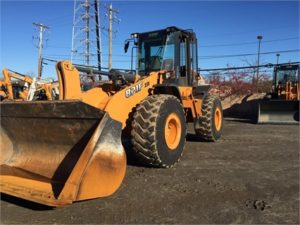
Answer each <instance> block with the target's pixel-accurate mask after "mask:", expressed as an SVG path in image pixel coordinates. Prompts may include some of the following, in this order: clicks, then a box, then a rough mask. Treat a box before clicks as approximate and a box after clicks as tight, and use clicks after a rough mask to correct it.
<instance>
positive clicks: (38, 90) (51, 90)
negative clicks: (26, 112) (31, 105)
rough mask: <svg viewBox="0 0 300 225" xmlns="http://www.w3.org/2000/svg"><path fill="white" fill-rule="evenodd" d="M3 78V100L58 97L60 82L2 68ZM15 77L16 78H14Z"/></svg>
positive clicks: (1, 89)
mask: <svg viewBox="0 0 300 225" xmlns="http://www.w3.org/2000/svg"><path fill="white" fill-rule="evenodd" d="M2 75H3V79H2V80H0V97H1V101H3V100H20V101H34V100H55V99H58V95H59V93H58V82H54V81H49V80H41V79H40V80H37V79H36V78H32V77H30V76H27V75H23V74H20V73H17V72H13V71H11V70H8V69H3V70H2ZM12 79H14V80H12Z"/></svg>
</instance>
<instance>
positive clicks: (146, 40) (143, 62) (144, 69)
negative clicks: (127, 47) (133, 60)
mask: <svg viewBox="0 0 300 225" xmlns="http://www.w3.org/2000/svg"><path fill="white" fill-rule="evenodd" d="M175 33H176V32H175ZM175 33H171V34H169V35H163V34H162V33H161V32H154V33H146V34H143V35H141V36H140V38H139V47H138V73H139V74H140V75H148V74H149V73H150V72H152V71H159V70H174V55H175V47H174V46H175V41H174V40H175V38H174V35H175Z"/></svg>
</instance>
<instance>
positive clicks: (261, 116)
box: [257, 100, 299, 124]
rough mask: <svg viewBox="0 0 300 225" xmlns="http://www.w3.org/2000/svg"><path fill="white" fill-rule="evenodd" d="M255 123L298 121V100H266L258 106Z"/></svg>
mask: <svg viewBox="0 0 300 225" xmlns="http://www.w3.org/2000/svg"><path fill="white" fill-rule="evenodd" d="M257 123H270V124H272V123H273V124H297V123H299V101H289V100H266V101H262V102H261V103H260V104H259V107H258V119H257Z"/></svg>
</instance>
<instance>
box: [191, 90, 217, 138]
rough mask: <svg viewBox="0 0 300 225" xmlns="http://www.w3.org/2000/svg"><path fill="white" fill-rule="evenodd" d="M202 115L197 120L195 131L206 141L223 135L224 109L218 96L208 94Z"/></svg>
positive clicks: (204, 101)
mask: <svg viewBox="0 0 300 225" xmlns="http://www.w3.org/2000/svg"><path fill="white" fill-rule="evenodd" d="M201 111H202V116H201V118H200V119H199V120H197V121H195V123H194V126H195V132H196V135H197V136H198V137H200V138H201V139H202V140H205V141H216V140H218V139H219V138H220V137H221V132H222V128H223V111H222V105H221V101H220V99H219V98H218V97H216V96H213V95H208V96H207V97H206V98H205V99H204V100H203V105H202V110H201Z"/></svg>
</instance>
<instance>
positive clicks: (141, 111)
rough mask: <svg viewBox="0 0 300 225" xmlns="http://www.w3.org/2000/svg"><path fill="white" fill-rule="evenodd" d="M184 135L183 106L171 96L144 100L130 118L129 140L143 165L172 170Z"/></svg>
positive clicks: (179, 154) (178, 155) (183, 140)
mask: <svg viewBox="0 0 300 225" xmlns="http://www.w3.org/2000/svg"><path fill="white" fill-rule="evenodd" d="M185 135H186V122H185V115H184V111H183V106H182V105H181V103H180V102H179V100H178V99H177V98H176V97H175V96H172V95H152V96H148V97H147V98H146V99H144V100H143V101H142V102H141V103H140V104H139V105H138V106H137V108H136V112H135V113H134V116H133V122H132V130H131V138H132V147H133V150H134V153H135V155H136V158H137V159H138V160H139V162H140V163H142V164H144V165H146V166H154V167H163V168H169V167H172V166H173V165H174V164H175V163H176V162H177V161H178V160H179V158H180V157H181V155H182V152H183V149H184V145H185Z"/></svg>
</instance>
